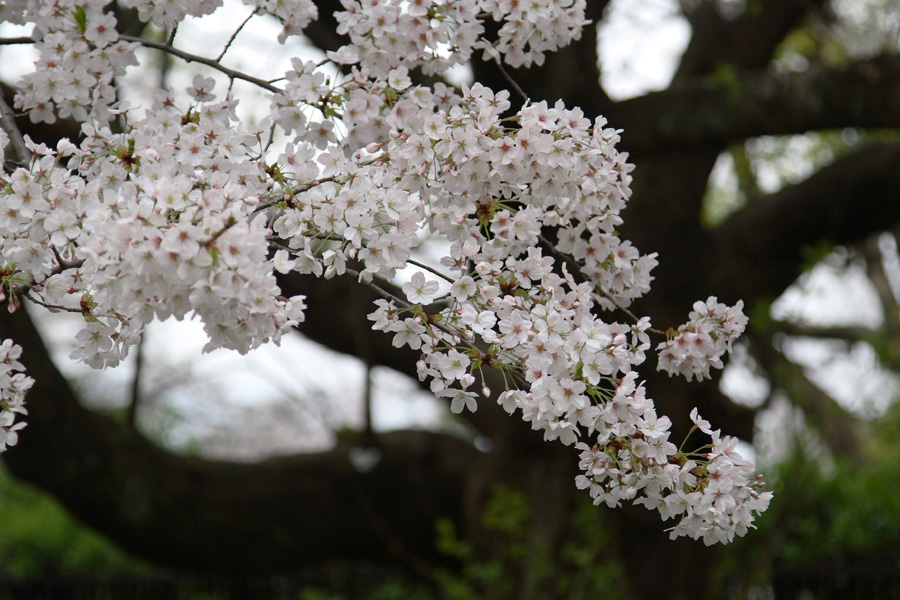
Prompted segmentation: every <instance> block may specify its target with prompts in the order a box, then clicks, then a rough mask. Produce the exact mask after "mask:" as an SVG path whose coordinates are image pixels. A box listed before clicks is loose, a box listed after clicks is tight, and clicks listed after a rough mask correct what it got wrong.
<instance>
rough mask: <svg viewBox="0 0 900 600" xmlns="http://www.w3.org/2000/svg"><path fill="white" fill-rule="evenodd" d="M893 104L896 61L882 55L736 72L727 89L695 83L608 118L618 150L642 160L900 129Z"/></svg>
mask: <svg viewBox="0 0 900 600" xmlns="http://www.w3.org/2000/svg"><path fill="white" fill-rule="evenodd" d="M897 106H900V59H898V57H883V58H881V59H878V60H871V61H864V62H859V63H854V64H852V65H849V66H848V67H846V68H843V69H824V68H810V69H809V70H808V71H806V72H803V73H775V72H771V71H767V72H754V73H740V74H737V75H736V79H735V81H733V82H732V83H731V84H729V85H727V86H726V85H724V84H716V83H714V82H712V81H711V80H709V79H706V80H699V79H698V80H694V82H692V83H687V84H686V85H683V86H681V87H677V88H671V89H668V90H666V91H663V92H657V93H653V94H648V95H646V96H641V97H639V98H634V99H632V100H626V101H624V102H620V103H619V104H617V105H615V107H614V109H613V110H612V112H611V113H610V114H609V116H610V120H611V122H612V123H613V125H614V126H616V127H622V128H624V129H625V134H624V139H623V145H624V146H625V147H626V148H627V149H628V150H629V151H631V152H632V153H634V154H635V155H638V156H640V155H642V154H645V153H648V152H659V151H665V150H667V149H668V150H673V151H674V150H676V149H680V150H681V151H684V149H686V148H690V147H708V146H710V145H717V146H721V145H725V144H726V143H728V142H729V141H731V140H737V139H745V138H749V137H755V136H761V135H787V134H796V133H804V132H806V131H811V130H817V129H836V128H842V127H860V128H882V127H900V111H897V110H896V108H895V107H897ZM647 115H659V117H658V118H656V119H647Z"/></svg>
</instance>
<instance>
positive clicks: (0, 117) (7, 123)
mask: <svg viewBox="0 0 900 600" xmlns="http://www.w3.org/2000/svg"><path fill="white" fill-rule="evenodd" d="M0 123H2V124H3V129H4V130H5V131H6V134H7V135H8V136H9V141H10V143H12V146H13V150H15V151H16V154H17V155H18V158H19V160H20V161H23V162H24V161H26V160H28V157H29V156H31V152H30V151H29V150H28V146H27V145H26V144H25V138H23V137H22V132H21V131H19V126H18V125H16V115H15V113H14V112H13V110H12V109H11V108H10V107H9V104H7V103H6V99H5V98H4V97H3V95H2V94H0Z"/></svg>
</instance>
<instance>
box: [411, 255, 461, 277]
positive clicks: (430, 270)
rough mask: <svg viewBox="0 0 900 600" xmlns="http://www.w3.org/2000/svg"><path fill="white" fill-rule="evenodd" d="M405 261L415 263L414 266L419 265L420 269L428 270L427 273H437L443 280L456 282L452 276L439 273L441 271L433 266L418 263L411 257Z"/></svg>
mask: <svg viewBox="0 0 900 600" xmlns="http://www.w3.org/2000/svg"><path fill="white" fill-rule="evenodd" d="M406 262H408V263H409V264H411V265H415V266H417V267H419V268H420V269H425V270H426V271H428V272H429V273H434V274H435V275H437V276H438V277H440V278H441V279H444V280H446V281H449V282H450V283H455V282H456V280H455V279H453V278H452V277H449V276H447V275H444V274H443V273H441V272H440V271H438V270H437V269H435V268H433V267H429V266H428V265H426V264H425V263H420V262H419V261H417V260H413V259H412V258H410V259H407V261H406Z"/></svg>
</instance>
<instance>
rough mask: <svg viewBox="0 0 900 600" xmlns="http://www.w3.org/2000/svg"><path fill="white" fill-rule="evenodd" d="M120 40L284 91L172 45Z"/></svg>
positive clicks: (255, 83)
mask: <svg viewBox="0 0 900 600" xmlns="http://www.w3.org/2000/svg"><path fill="white" fill-rule="evenodd" d="M119 39H121V40H125V41H126V42H137V43H138V44H141V45H142V46H146V47H147V48H155V49H157V50H162V51H163V52H167V53H169V54H171V55H173V56H177V57H178V58H180V59H182V60H185V61H187V62H196V63H200V64H202V65H206V66H207V67H212V68H213V69H215V70H217V71H219V72H221V73H224V74H225V75H228V76H229V77H231V78H232V79H240V80H242V81H247V82H250V83H252V84H253V85H256V86H258V87H261V88H262V89H264V90H267V91H269V92H272V93H273V94H274V93H278V92H280V91H282V90H280V89H278V88H277V87H275V86H274V85H272V84H270V83H269V82H268V81H264V80H262V79H259V78H258V77H253V76H251V75H247V74H245V73H241V72H240V71H235V70H234V69H229V68H228V67H225V66H223V65H221V64H219V62H218V61H216V60H213V59H211V58H205V57H203V56H197V55H196V54H191V53H189V52H185V51H184V50H179V49H178V48H175V47H173V46H172V45H171V44H164V43H162V42H154V41H153V40H148V39H144V38H140V37H134V36H130V35H120V36H119Z"/></svg>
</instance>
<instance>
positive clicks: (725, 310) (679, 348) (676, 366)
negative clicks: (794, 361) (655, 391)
mask: <svg viewBox="0 0 900 600" xmlns="http://www.w3.org/2000/svg"><path fill="white" fill-rule="evenodd" d="M743 307H744V303H743V302H741V301H738V303H737V304H736V305H735V306H732V307H728V306H725V305H724V304H722V303H720V302H717V301H716V298H715V297H714V296H710V297H709V298H708V299H707V300H706V302H700V301H697V302H695V303H694V310H693V311H691V313H690V314H689V315H688V318H689V319H690V321H688V322H687V323H685V324H684V325H681V326H680V327H679V328H678V332H677V333H672V334H671V335H670V337H671V339H668V340H667V341H665V342H663V343H662V344H660V345H659V346H658V347H657V351H659V367H658V368H659V370H660V371H666V372H667V373H668V374H669V375H676V374H678V375H683V376H685V377H686V378H687V380H688V381H691V380H692V379H693V378H694V376H696V377H697V379H709V378H710V374H709V369H710V367H713V368H716V369H721V368H722V367H723V366H724V365H723V364H722V356H723V355H725V354H726V353H730V352H731V345H732V343H733V342H734V340H735V339H737V338H738V336H740V335H741V334H742V333H743V332H744V327H746V325H747V317H746V316H745V315H744V313H743V312H741V309H742V308H743Z"/></svg>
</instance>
